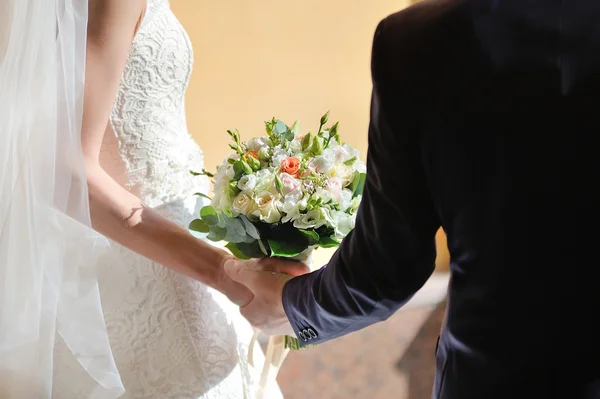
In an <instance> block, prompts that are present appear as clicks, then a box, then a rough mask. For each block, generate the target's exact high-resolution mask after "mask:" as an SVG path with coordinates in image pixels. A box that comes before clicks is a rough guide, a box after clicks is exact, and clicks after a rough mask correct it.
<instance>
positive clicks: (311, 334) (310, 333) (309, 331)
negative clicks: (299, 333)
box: [307, 328, 319, 339]
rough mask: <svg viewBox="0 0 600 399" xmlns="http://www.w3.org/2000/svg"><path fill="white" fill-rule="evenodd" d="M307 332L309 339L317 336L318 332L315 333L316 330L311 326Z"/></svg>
mask: <svg viewBox="0 0 600 399" xmlns="http://www.w3.org/2000/svg"><path fill="white" fill-rule="evenodd" d="M307 332H308V334H309V335H310V339H312V338H317V337H318V336H319V334H317V332H316V331H315V330H313V329H312V328H309V329H308V331H307Z"/></svg>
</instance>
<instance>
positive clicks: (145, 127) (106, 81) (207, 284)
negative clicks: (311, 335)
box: [0, 0, 281, 399]
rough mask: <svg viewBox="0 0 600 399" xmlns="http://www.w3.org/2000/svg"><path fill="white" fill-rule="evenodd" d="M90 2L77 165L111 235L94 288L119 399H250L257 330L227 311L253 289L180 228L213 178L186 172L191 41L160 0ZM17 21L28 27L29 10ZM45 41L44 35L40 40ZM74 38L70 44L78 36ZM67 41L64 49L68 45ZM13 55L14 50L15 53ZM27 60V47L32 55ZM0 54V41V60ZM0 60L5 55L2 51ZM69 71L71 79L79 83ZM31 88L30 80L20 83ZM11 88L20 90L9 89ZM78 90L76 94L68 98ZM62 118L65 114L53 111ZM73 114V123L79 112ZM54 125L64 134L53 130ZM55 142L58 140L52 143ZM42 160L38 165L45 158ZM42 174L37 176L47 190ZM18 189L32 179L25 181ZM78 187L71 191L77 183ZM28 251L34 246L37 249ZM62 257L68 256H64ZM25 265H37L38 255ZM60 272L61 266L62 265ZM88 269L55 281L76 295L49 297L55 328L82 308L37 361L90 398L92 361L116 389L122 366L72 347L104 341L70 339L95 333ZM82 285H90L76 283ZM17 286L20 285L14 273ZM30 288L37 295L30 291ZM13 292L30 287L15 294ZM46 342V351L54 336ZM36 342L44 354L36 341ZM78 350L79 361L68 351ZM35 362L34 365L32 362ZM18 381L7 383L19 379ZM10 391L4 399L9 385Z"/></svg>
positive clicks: (101, 226) (72, 0)
mask: <svg viewBox="0 0 600 399" xmlns="http://www.w3.org/2000/svg"><path fill="white" fill-rule="evenodd" d="M19 2H21V3H19ZM9 3H10V1H9ZM34 3H35V4H38V3H37V2H33V1H31V0H18V1H16V0H15V1H13V2H12V3H11V4H12V5H13V6H15V7H16V9H19V7H20V6H23V7H21V9H23V10H27V6H26V4H29V6H30V11H31V10H32V9H35V7H37V6H32V5H31V4H34ZM43 3H44V4H50V3H52V4H53V5H54V4H60V5H61V6H65V4H66V5H67V6H69V5H70V4H75V5H77V4H80V5H81V4H85V0H44V2H43ZM88 3H89V22H88V28H87V33H88V36H87V47H86V49H85V50H86V52H87V56H86V59H87V61H86V72H85V95H84V101H83V119H82V130H81V148H82V149H83V156H82V164H83V165H84V167H85V172H86V178H87V188H88V190H89V210H90V214H91V223H92V226H93V228H94V230H96V231H98V232H100V233H102V234H103V235H105V236H106V237H108V238H109V239H110V240H111V241H112V243H111V247H110V248H109V249H108V250H107V251H106V252H105V253H103V254H102V255H101V258H100V261H99V265H98V269H97V270H98V274H99V275H98V283H99V284H98V286H99V292H100V298H101V303H102V311H103V313H104V321H105V324H106V330H107V331H108V338H109V343H110V349H111V350H112V354H113V356H114V360H115V362H116V368H117V369H118V374H119V375H120V378H121V381H122V384H123V386H124V388H125V394H124V395H123V396H122V397H123V398H156V399H158V398H161V399H162V398H173V399H188V398H190V399H192V398H194V399H195V398H221V399H227V398H229V399H240V398H254V397H256V395H257V390H258V387H257V383H258V378H257V377H258V374H259V371H258V370H255V369H254V368H252V367H250V366H249V364H248V344H249V342H250V341H251V337H252V329H251V327H250V325H249V324H248V323H247V322H246V321H245V320H244V319H243V318H242V317H241V315H240V314H239V311H238V307H237V306H236V305H235V304H238V305H243V304H245V303H247V302H248V301H249V300H250V299H251V297H252V294H251V293H250V292H249V291H248V290H247V289H246V288H245V287H243V286H241V285H239V284H237V283H235V282H233V281H232V280H230V279H229V278H228V277H227V276H226V275H225V274H224V272H223V268H222V265H223V263H224V261H225V260H226V259H228V257H229V255H228V254H227V253H226V252H224V251H223V250H221V249H220V248H218V247H216V246H212V245H209V244H207V243H206V242H204V241H202V240H198V239H196V238H194V237H192V236H191V235H190V234H189V232H188V230H187V229H186V225H187V223H188V222H189V221H190V220H191V219H192V218H193V217H194V216H195V215H196V214H197V212H198V210H199V208H200V207H201V205H202V204H201V203H200V202H201V199H200V197H194V195H193V194H194V193H195V192H197V191H203V192H206V191H207V190H208V183H209V182H208V181H207V180H206V178H201V177H193V176H192V175H191V174H190V173H189V170H201V169H202V168H203V156H202V151H201V150H200V148H199V147H198V146H197V144H196V143H195V142H194V140H193V139H192V138H191V136H190V135H189V133H188V132H187V128H186V121H185V113H184V94H185V90H186V87H187V84H188V80H189V77H190V73H191V69H192V46H191V44H190V41H189V38H188V36H187V35H186V33H185V31H184V29H183V27H182V26H181V25H180V24H179V22H178V21H177V19H176V17H175V16H174V14H173V13H172V11H171V10H170V7H169V2H168V0H147V1H145V0H128V1H122V0H89V1H88ZM39 4H42V3H39ZM67 6H65V7H67ZM31 7H33V8H31ZM73 7H76V6H73ZM0 8H1V7H0ZM67 8H68V7H67ZM0 11H1V10H0ZM67 11H69V10H67ZM72 12H73V11H72V10H71V11H70V12H65V13H64V15H61V16H58V17H57V21H58V22H57V28H58V29H57V30H56V32H58V38H59V39H60V37H61V35H64V32H65V31H68V29H69V28H70V27H71V26H70V25H69V24H67V23H65V20H67V19H68V18H67V17H69V16H70V17H73V18H72V20H73V21H74V22H73V23H74V24H78V23H79V24H81V21H78V17H77V14H76V13H74V14H72ZM39 14H43V13H39ZM6 15H8V14H6ZM45 15H46V16H52V15H53V13H52V12H51V11H50V12H47V13H46V14H45ZM57 15H58V13H57ZM38 17H39V23H40V24H44V25H49V24H48V23H44V20H43V19H42V18H44V15H38ZM25 21H26V22H29V23H30V24H31V28H32V29H34V30H35V28H36V26H35V21H34V19H33V18H32V19H25ZM13 25H14V26H13V27H12V28H11V29H13V30H16V29H21V28H18V26H17V24H16V23H15V24H13ZM50 28H51V29H54V25H52V24H50ZM47 33H48V32H47ZM42 36H43V35H42V34H40V36H39V37H40V40H41V38H42ZM47 36H48V35H46V38H47ZM50 36H53V33H50ZM15 37H16V36H15ZM73 37H74V46H75V47H76V46H77V32H75V33H74V34H73ZM0 39H2V34H1V32H0ZM17 39H18V37H17ZM24 40H25V39H24ZM25 44H28V43H27V42H25ZM61 46H62V47H61ZM61 46H59V47H60V49H62V51H63V52H64V51H65V49H64V48H65V47H66V46H65V43H62V44H61ZM7 48H8V50H7V54H10V50H11V46H10V45H9V46H8V47H7ZM13 50H14V49H13ZM42 50H43V49H42ZM14 54H19V53H18V51H14ZM24 54H25V55H28V54H29V52H25V53H24ZM1 55H2V41H1V40H0V60H2V58H1ZM32 59H34V58H32ZM6 60H8V61H10V62H12V60H9V57H8V55H6ZM69 61H70V59H69V58H68V57H63V58H62V62H63V63H65V64H68V63H69ZM0 72H2V70H1V69H0ZM34 75H35V74H33V73H32V76H34ZM1 77H2V76H0V78H1ZM63 78H65V79H67V80H68V79H71V76H70V75H69V74H68V73H65V76H63ZM76 78H77V76H75V77H74V78H73V81H75V83H76V81H77V79H76ZM7 81H8V82H9V83H10V81H9V80H7ZM26 83H27V82H26V81H25V79H24V80H23V81H22V82H21V83H20V84H22V85H24V84H26ZM1 84H2V81H0V86H1ZM30 84H31V85H33V83H30ZM15 85H17V83H15ZM6 87H10V85H8V84H7V86H6ZM70 88H71V86H69V84H65V85H64V89H65V90H67V89H70ZM19 89H20V88H19V87H16V86H15V90H19ZM62 90H63V87H60V85H59V88H58V92H59V93H62ZM63 94H64V93H63ZM67 97H68V95H67V96H65V98H67ZM49 98H52V97H49ZM74 98H75V100H77V99H76V96H74ZM7 99H8V100H7V101H6V104H8V105H9V106H12V104H11V102H10V101H11V100H10V98H8V95H7ZM69 99H70V98H69ZM0 100H3V98H0ZM38 101H39V102H40V103H41V102H42V100H38ZM59 103H60V100H59ZM0 105H2V101H0ZM65 108H68V107H65ZM72 111H73V110H70V112H72ZM58 119H59V122H61V121H62V122H64V120H63V119H61V117H60V115H59V117H58ZM73 121H75V122H76V116H75V117H74V119H73ZM64 126H67V127H70V128H72V124H68V123H66V124H65V123H63V127H64ZM0 127H2V126H0ZM38 127H39V126H38ZM30 130H31V131H32V132H33V131H35V129H30ZM57 132H58V133H57V136H59V133H60V129H59V130H57ZM32 134H33V133H32ZM57 142H59V143H62V142H60V140H58V141H57ZM55 144H56V143H55ZM61 145H62V146H64V144H59V147H60V146H61ZM38 147H39V148H37V150H38V152H39V156H40V157H45V156H46V154H47V151H49V150H48V147H46V148H44V147H43V146H42V145H39V146H38ZM49 148H50V149H51V148H52V147H51V146H50V147H49ZM2 150H3V149H2ZM0 155H2V153H0ZM4 155H6V156H7V157H8V159H9V160H12V161H14V164H15V165H17V164H18V162H20V160H18V159H16V158H17V157H16V156H14V155H13V154H12V153H9V152H7V153H5V154H4ZM11 157H12V158H11ZM66 158H68V159H69V160H67V161H66V160H64V159H61V156H60V155H57V157H56V159H55V160H53V161H56V164H57V165H58V164H62V163H65V164H68V165H71V164H70V162H71V161H72V159H76V158H69V157H66ZM27 159H28V160H29V159H30V158H27ZM32 163H35V160H33V161H32ZM39 163H40V164H43V162H42V161H40V162H39ZM8 164H9V163H4V164H3V165H4V166H5V165H8ZM7 170H8V169H7ZM48 173H50V172H48ZM18 176H19V177H18V178H17V179H15V181H17V185H18V184H19V182H20V180H19V179H26V178H27V175H24V176H23V175H22V174H19V175H18ZM9 180H10V179H8V178H6V179H4V180H1V181H0V183H2V184H3V186H4V184H8V183H11V184H13V183H14V181H12V180H11V181H9ZM41 181H42V179H40V181H39V182H38V183H40V184H42V183H41ZM55 184H56V183H55ZM23 186H24V187H29V186H28V185H26V184H24V185H23ZM72 186H73V187H77V184H75V183H74V184H73V185H72ZM83 186H84V187H83V188H81V189H80V191H81V192H85V184H84V185H83ZM5 187H6V186H5ZM0 188H2V187H0ZM71 190H73V188H71ZM14 192H15V198H13V199H10V198H9V200H8V204H9V205H10V206H4V204H3V203H0V205H2V207H0V211H2V212H3V214H2V215H0V216H4V214H6V215H8V216H7V217H4V220H6V221H11V220H13V221H14V223H13V224H12V225H11V224H8V222H7V223H6V224H5V225H4V226H2V225H0V229H5V230H6V232H10V231H11V230H9V228H10V227H13V228H14V229H18V228H19V224H18V223H16V220H17V216H16V215H17V208H19V206H18V205H23V207H26V206H28V205H27V204H28V202H27V201H19V200H18V198H17V197H16V196H17V195H18V194H19V192H20V191H19V190H15V191H14ZM25 192H27V190H25ZM56 197H57V196H56V194H55V195H54V197H53V198H52V199H51V200H54V201H56ZM10 201H12V203H11V202H10ZM72 206H73V204H72V202H69V201H65V204H64V207H63V208H64V209H65V210H69V209H71V208H72ZM53 209H54V208H53ZM82 209H84V208H83V207H82ZM30 213H32V212H31V210H30V209H28V210H24V211H22V212H21V215H23V214H25V215H27V214H30ZM13 215H14V217H13V218H12V219H11V218H10V216H13ZM82 215H84V216H83V217H82V218H81V220H79V221H80V222H85V214H84V213H82ZM31 218H32V222H33V221H34V220H35V219H33V216H32V217H31ZM38 223H39V222H38ZM84 224H85V223H84ZM65 225H66V223H65ZM21 229H22V230H24V231H23V234H24V237H31V235H32V234H34V233H36V232H35V231H34V230H31V231H29V230H25V228H24V227H22V228H21ZM4 233H5V231H4V230H3V231H2V234H0V249H4V247H5V244H6V243H8V242H9V240H8V239H6V240H4V238H6V235H5V234H4ZM63 233H64V229H63V230H60V233H57V234H54V235H51V234H48V235H47V236H45V238H44V239H43V240H41V239H40V242H43V243H46V242H52V240H59V238H60V237H62V236H61V235H60V234H63ZM38 234H41V233H38ZM82 234H83V233H77V234H73V235H72V236H70V237H69V238H63V241H68V240H71V242H70V243H67V245H68V244H71V245H75V244H73V243H74V242H76V241H77V240H78V239H81V238H82ZM65 237H66V236H65ZM25 240H27V238H25ZM31 247H32V248H37V247H35V246H34V244H31ZM6 249H7V251H8V252H7V253H8V254H9V255H10V256H9V255H6V258H7V259H8V260H7V259H0V261H3V260H4V261H5V262H6V265H9V266H12V265H13V263H18V262H12V263H11V262H9V261H11V260H14V259H18V260H19V261H20V258H19V257H18V256H17V255H18V254H16V252H17V251H13V252H11V250H10V247H9V246H8V244H6ZM90 251H91V252H89V253H87V254H85V253H84V256H86V255H87V256H89V257H90V258H91V254H92V252H94V251H95V249H94V248H92V249H90ZM33 252H34V251H32V253H33ZM11 256H12V257H11ZM19 256H21V255H19ZM36 259H37V258H36ZM67 260H69V259H67ZM71 260H72V259H71ZM90 261H91V259H90ZM69 263H76V262H75V261H73V262H65V264H69ZM30 264H31V265H37V264H38V263H36V260H35V259H33V258H32V260H31V262H30ZM57 264H58V262H55V263H54V265H57ZM2 266H4V265H2V264H0V272H2V273H0V283H2V284H5V283H6V281H10V280H9V279H8V276H9V273H7V272H6V273H4V272H3V270H2V269H1V267H2ZM13 267H14V266H13ZM64 268H65V270H67V266H64ZM74 270H75V269H74ZM82 270H83V269H77V270H75V273H74V275H76V278H74V279H73V280H71V281H69V282H70V283H71V284H73V283H76V284H75V286H76V287H78V288H80V289H79V290H74V289H72V288H73V286H72V285H71V286H70V285H68V284H65V282H64V278H65V277H64V276H63V283H62V285H60V284H57V286H59V287H62V288H64V290H65V292H66V291H67V290H69V289H71V290H70V291H69V292H71V291H73V292H71V293H72V294H73V298H75V299H73V298H71V301H70V302H69V301H67V300H62V301H61V299H60V298H63V296H62V295H63V293H62V292H61V293H60V295H58V296H60V298H58V299H57V298H54V300H55V302H54V303H55V305H56V303H58V305H56V306H55V307H57V308H58V311H57V310H56V309H53V310H52V312H54V313H52V314H57V316H56V317H57V318H58V321H59V323H58V327H57V329H58V330H60V327H61V326H60V318H61V314H65V312H67V311H66V310H63V309H67V308H70V309H77V310H78V311H77V312H75V311H72V312H71V313H69V317H70V319H69V321H71V322H72V323H71V324H69V323H65V325H64V328H63V329H62V330H61V331H60V332H61V336H62V337H63V339H56V341H55V343H54V349H53V352H54V356H53V358H52V356H51V354H50V357H48V358H45V363H44V364H46V367H50V368H53V370H54V376H53V383H52V384H50V385H51V388H50V390H51V391H52V397H53V398H56V399H63V398H64V399H70V398H86V397H96V396H95V395H96V393H97V390H96V389H97V382H100V381H99V380H102V378H99V377H98V374H96V375H94V373H92V372H91V371H90V370H93V369H99V368H100V366H99V365H100V364H101V365H103V366H105V367H104V369H105V370H109V371H108V372H106V373H105V375H104V380H103V382H104V383H105V384H104V385H105V386H106V381H107V380H108V379H111V381H113V383H114V376H115V375H116V372H111V371H110V370H111V363H110V361H106V359H104V363H102V362H101V361H100V360H99V359H101V358H100V357H99V356H88V357H87V358H86V357H85V356H84V355H82V351H78V348H83V347H84V346H85V345H84V341H86V340H87V341H86V342H88V343H89V341H90V340H93V339H97V342H95V343H94V342H92V343H91V345H92V347H93V345H94V344H96V346H97V347H98V348H100V349H98V348H93V349H98V350H97V352H98V351H101V349H102V348H103V345H104V341H102V339H101V337H100V336H96V335H94V336H93V337H92V336H87V335H89V334H84V333H77V329H76V328H75V327H77V328H80V329H81V331H86V328H87V329H88V330H91V321H90V322H89V323H88V322H87V320H88V319H89V320H92V317H91V313H93V310H94V309H93V308H92V307H88V308H85V309H84V308H83V304H84V303H86V302H85V301H86V300H89V299H90V297H92V296H93V295H92V294H93V293H94V292H95V291H94V290H95V288H94V287H95V286H94V284H93V281H92V279H90V278H89V275H88V274H86V273H83V272H82ZM46 272H47V271H43V273H46ZM3 273H4V274H3ZM56 275H61V274H60V273H57V274H56ZM4 279H6V280H4ZM83 280H86V281H87V280H89V281H90V282H92V283H90V285H89V286H88V287H87V288H86V289H82V287H83V285H82V281H83ZM11 284H16V283H15V282H14V281H11ZM23 286H26V285H25V284H24V285H23ZM32 290H34V288H32ZM16 291H17V289H16V288H15V290H14V292H13V291H6V292H5V293H4V295H5V298H8V295H9V294H14V298H19V296H18V295H19V293H18V292H16ZM32 292H35V293H36V294H37V291H32ZM88 293H89V294H88ZM21 295H24V294H23V292H21ZM11 298H12V297H11ZM63 299H64V298H63ZM15 302H17V300H13V301H12V302H8V301H7V302H5V303H4V305H5V307H8V306H7V305H8V304H9V303H15ZM232 302H234V303H235V304H234V303H232ZM50 308H52V307H51V306H50ZM98 308H99V306H98ZM86 309H87V310H86ZM38 310H39V309H38ZM61 311H62V312H63V313H61ZM87 312H90V313H89V314H88V313H87ZM14 313H16V312H14ZM39 313H40V314H41V315H42V316H40V318H41V319H44V317H43V315H44V314H45V313H44V312H43V311H42V310H40V311H39ZM16 317H18V316H17V315H13V319H11V318H10V317H9V314H8V313H3V314H0V338H3V337H4V336H3V333H6V334H9V333H10V326H9V325H10V324H11V323H12V322H14V320H15V318H16ZM84 319H85V320H86V321H85V322H84ZM7 326H8V327H7ZM45 331H46V330H45ZM47 331H49V332H48V334H49V335H48V336H50V337H52V335H51V334H52V331H53V330H52V328H51V327H49V328H48V329H47ZM94 331H96V332H98V331H101V329H100V328H97V329H96V330H94ZM78 334H79V335H78ZM46 341H48V339H47V340H46ZM6 342H8V341H6ZM15 342H17V344H14V345H13V346H12V347H11V348H13V349H14V348H22V346H19V344H18V342H19V339H18V338H15ZM31 342H34V341H33V340H32V341H31ZM32 345H33V344H32ZM35 345H37V343H36V344H35ZM47 346H48V347H50V348H51V347H52V345H51V343H49V344H48V345H47ZM7 347H8V344H7ZM3 349H4V348H3V347H2V345H0V355H2V354H3V353H4V352H3ZM88 349H89V345H88ZM36 350H39V351H40V353H41V352H43V350H42V349H40V348H36ZM106 351H108V349H107V350H106ZM255 352H257V351H255ZM10 353H11V352H9V354H10ZM18 353H20V352H19V350H13V352H12V354H13V356H12V357H11V358H10V359H12V360H6V359H9V358H4V360H0V363H2V362H3V361H4V362H5V363H6V364H10V365H11V367H12V366H13V365H14V364H19V363H23V365H24V364H25V363H26V362H22V361H21V360H19V359H20V355H17V354H18ZM21 353H23V352H22V351H21ZM72 353H74V354H75V355H76V356H75V357H74V356H72V355H71V354H72ZM261 356H262V354H259V356H257V357H260V359H257V360H258V364H261V363H262V361H263V357H261ZM21 359H22V357H21ZM31 359H33V360H35V359H36V357H35V356H32V357H31ZM31 359H30V360H31ZM33 360H32V363H31V364H36V363H34V362H33ZM11 361H12V362H13V363H12V364H11V363H10V362H11ZM52 366H53V367H52ZM11 367H3V365H2V364H0V383H2V382H3V376H2V372H4V370H5V369H7V370H8V369H11ZM40 368H41V369H42V368H43V367H40ZM21 369H22V370H21V371H23V370H25V369H26V367H25V366H22V367H21ZM11 370H13V371H14V369H11ZM42 371H44V370H42ZM92 375H94V376H92ZM109 377H110V378H109ZM4 378H5V379H6V381H8V380H9V378H12V377H10V374H9V377H6V376H5V377H4ZM12 381H13V383H14V378H13V379H12ZM19 389H23V388H22V387H21V388H19ZM15 392H18V390H17V391H15ZM0 393H1V392H0ZM8 395H9V396H8V397H11V396H10V393H9V394H8ZM0 396H1V395H0ZM15 397H19V398H21V397H23V398H28V397H36V398H37V397H42V396H41V395H39V396H38V395H37V394H36V396H27V395H21V396H18V395H17V396H15ZM278 397H281V393H280V391H279V389H278V388H277V386H276V385H273V386H271V391H269V392H267V393H266V395H265V398H278Z"/></svg>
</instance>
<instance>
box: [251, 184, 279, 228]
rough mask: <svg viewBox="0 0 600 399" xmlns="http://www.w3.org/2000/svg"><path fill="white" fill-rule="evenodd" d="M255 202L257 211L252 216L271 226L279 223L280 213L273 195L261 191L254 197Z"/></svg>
mask: <svg viewBox="0 0 600 399" xmlns="http://www.w3.org/2000/svg"><path fill="white" fill-rule="evenodd" d="M255 201H256V206H257V208H258V209H257V210H256V211H254V215H256V216H257V217H258V218H260V220H262V221H263V222H265V223H269V224H273V223H277V222H279V220H280V219H281V213H280V212H279V210H278V209H277V204H276V198H275V195H273V194H272V193H270V192H268V191H263V192H261V193H260V194H258V195H257V196H256V199H255Z"/></svg>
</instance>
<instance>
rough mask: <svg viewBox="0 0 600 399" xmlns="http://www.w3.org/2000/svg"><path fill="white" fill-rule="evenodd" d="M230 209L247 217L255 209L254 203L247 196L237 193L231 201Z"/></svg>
mask: <svg viewBox="0 0 600 399" xmlns="http://www.w3.org/2000/svg"><path fill="white" fill-rule="evenodd" d="M231 209H232V210H233V211H234V212H237V213H239V214H241V215H244V216H249V215H252V212H253V211H254V210H255V209H256V203H255V202H254V200H253V199H252V198H251V197H250V196H249V195H248V194H246V193H239V194H238V195H237V197H235V199H234V200H233V204H232V205H231Z"/></svg>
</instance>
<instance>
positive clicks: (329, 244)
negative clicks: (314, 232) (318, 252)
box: [319, 237, 340, 248]
mask: <svg viewBox="0 0 600 399" xmlns="http://www.w3.org/2000/svg"><path fill="white" fill-rule="evenodd" d="M319 246H320V247H321V248H335V247H339V246H340V243H339V241H336V240H334V239H333V238H331V237H321V238H320V239H319Z"/></svg>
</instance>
